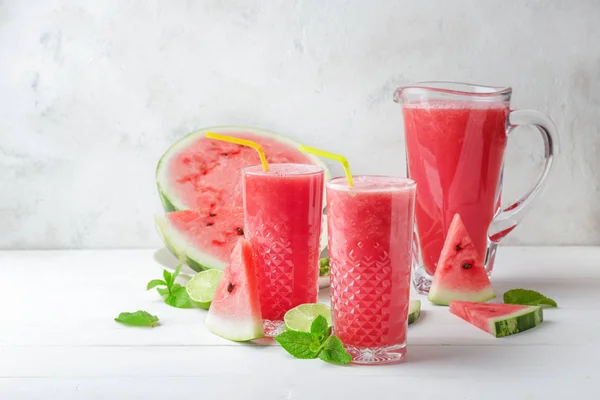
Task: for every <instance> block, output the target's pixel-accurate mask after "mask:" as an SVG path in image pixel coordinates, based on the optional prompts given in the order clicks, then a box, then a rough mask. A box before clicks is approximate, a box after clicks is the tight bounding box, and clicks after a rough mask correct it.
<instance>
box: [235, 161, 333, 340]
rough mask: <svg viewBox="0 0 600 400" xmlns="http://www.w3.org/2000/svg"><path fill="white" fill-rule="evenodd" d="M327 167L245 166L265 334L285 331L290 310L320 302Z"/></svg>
mask: <svg viewBox="0 0 600 400" xmlns="http://www.w3.org/2000/svg"><path fill="white" fill-rule="evenodd" d="M323 187H324V170H323V168H321V167H319V166H316V165H308V164H270V165H269V170H268V171H264V170H263V168H262V166H261V165H256V166H252V167H247V168H244V169H242V189H243V190H242V193H243V200H244V225H245V227H244V232H245V234H246V238H247V239H248V240H249V241H250V243H251V244H252V247H253V249H254V251H255V253H256V254H255V255H256V259H257V268H258V271H257V275H258V289H259V296H260V305H261V313H262V318H263V320H264V327H265V335H266V336H268V337H272V336H276V335H277V334H279V333H280V332H281V331H282V330H283V328H284V326H283V316H284V315H285V313H286V312H287V311H288V310H290V309H292V308H294V307H296V306H298V305H300V304H304V303H316V302H317V296H318V290H319V254H320V247H319V242H320V235H321V215H322V210H323Z"/></svg>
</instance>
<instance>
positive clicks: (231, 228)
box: [155, 210, 244, 271]
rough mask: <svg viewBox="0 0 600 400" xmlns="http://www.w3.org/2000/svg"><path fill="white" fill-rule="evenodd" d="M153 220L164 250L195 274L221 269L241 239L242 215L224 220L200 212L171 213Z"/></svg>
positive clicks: (242, 231)
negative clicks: (195, 272) (166, 249)
mask: <svg viewBox="0 0 600 400" xmlns="http://www.w3.org/2000/svg"><path fill="white" fill-rule="evenodd" d="M155 219H156V223H157V226H158V228H159V230H160V232H161V234H162V237H163V241H164V242H165V244H166V246H167V248H168V249H169V250H170V251H171V253H173V254H174V255H175V256H176V257H177V258H178V259H179V260H180V261H181V262H183V263H185V264H187V265H188V266H189V267H190V268H192V269H194V270H196V271H201V270H203V269H207V268H218V269H223V268H225V266H226V265H227V264H228V261H229V256H230V255H231V252H232V251H233V248H234V246H235V245H236V243H237V241H238V239H239V238H240V237H242V236H244V229H243V228H244V215H243V212H242V215H238V216H237V218H232V216H231V215H230V216H229V217H228V218H226V219H224V220H221V219H217V218H211V217H210V216H207V215H206V214H205V213H204V212H203V211H201V210H188V211H174V212H170V213H166V214H165V215H160V216H156V217H155Z"/></svg>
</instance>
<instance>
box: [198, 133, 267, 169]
mask: <svg viewBox="0 0 600 400" xmlns="http://www.w3.org/2000/svg"><path fill="white" fill-rule="evenodd" d="M206 137H207V138H211V139H217V140H222V141H224V142H229V143H235V144H241V145H242V146H248V147H252V148H253V149H254V150H256V151H257V152H258V155H259V156H260V163H261V164H262V167H263V170H265V171H268V170H269V163H267V157H265V151H264V150H263V148H262V147H261V145H260V144H258V143H256V142H253V141H251V140H245V139H239V138H236V137H232V136H225V135H219V134H218V133H212V132H208V133H207V134H206Z"/></svg>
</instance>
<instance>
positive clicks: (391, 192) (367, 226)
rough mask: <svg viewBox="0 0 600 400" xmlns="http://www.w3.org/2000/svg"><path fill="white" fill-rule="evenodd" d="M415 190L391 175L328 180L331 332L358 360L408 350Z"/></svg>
mask: <svg viewBox="0 0 600 400" xmlns="http://www.w3.org/2000/svg"><path fill="white" fill-rule="evenodd" d="M415 188H416V184H415V182H414V181H412V180H410V179H407V178H395V177H388V176H366V175H365V176H360V175H359V176H355V177H354V186H349V185H348V181H347V180H346V178H344V177H338V178H333V179H331V180H330V181H329V182H327V185H326V195H327V226H328V234H329V260H330V268H331V269H330V274H331V311H332V317H333V330H334V332H335V334H336V335H337V336H338V337H339V338H340V340H341V341H342V343H343V344H344V346H345V348H346V350H347V351H348V352H349V353H350V355H351V356H352V360H353V362H354V363H359V364H380V363H390V362H396V361H400V360H401V358H402V357H403V356H404V354H405V352H406V330H407V326H408V307H409V298H410V274H411V267H412V260H413V252H412V243H413V224H414V222H413V221H414V207H415Z"/></svg>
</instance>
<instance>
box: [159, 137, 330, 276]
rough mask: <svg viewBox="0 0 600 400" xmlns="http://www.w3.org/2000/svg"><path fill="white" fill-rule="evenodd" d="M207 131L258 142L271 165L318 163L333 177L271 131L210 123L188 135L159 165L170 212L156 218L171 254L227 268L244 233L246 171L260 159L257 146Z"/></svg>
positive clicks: (200, 265)
mask: <svg viewBox="0 0 600 400" xmlns="http://www.w3.org/2000/svg"><path fill="white" fill-rule="evenodd" d="M207 132H214V133H219V134H223V135H229V136H235V137H239V138H243V139H247V140H252V141H255V142H257V143H259V144H260V145H261V146H263V148H264V150H265V154H266V155H267V160H268V161H269V162H270V163H287V162H290V163H307V164H316V165H319V166H321V167H323V168H324V170H325V179H329V178H330V177H331V174H330V173H329V171H328V169H327V167H326V165H325V164H324V163H323V162H322V161H321V160H320V159H319V158H318V157H316V156H313V155H311V154H306V153H303V152H301V151H300V150H298V146H300V144H299V143H298V142H296V141H293V140H291V139H288V138H286V137H284V136H281V135H277V134H275V133H272V132H269V131H265V130H260V129H255V128H245V127H211V128H206V129H202V130H199V131H196V132H192V133H190V134H188V135H187V136H185V137H184V138H183V139H181V140H180V141H178V142H177V143H175V144H174V145H173V146H172V147H171V148H170V149H169V150H168V151H167V152H166V153H165V154H164V155H163V156H162V158H161V159H160V161H159V163H158V167H157V169H156V184H157V187H158V193H159V195H160V198H161V201H162V203H163V207H164V209H165V211H168V212H167V213H166V215H158V216H155V222H156V226H157V228H158V231H159V233H160V236H161V237H162V239H163V242H164V243H165V245H166V246H167V248H168V249H169V250H170V251H171V253H173V255H174V256H175V257H177V258H178V259H179V260H180V261H181V262H183V263H185V264H187V265H188V266H189V267H190V268H192V269H194V270H196V271H201V270H203V269H207V268H218V269H223V268H225V266H226V265H227V264H228V263H229V255H230V254H231V251H232V250H233V247H234V246H235V244H236V243H237V240H238V239H239V238H240V237H241V236H243V235H244V229H243V228H244V208H243V198H242V184H241V183H242V180H241V169H242V168H244V167H247V166H251V165H256V164H259V163H260V159H259V156H258V154H257V153H256V151H255V150H253V149H251V148H248V147H245V146H240V145H237V144H233V143H227V142H221V141H218V140H213V139H209V138H207V137H206V136H205V135H206V133H207ZM325 206H326V205H325V204H324V205H323V207H325ZM323 221H325V222H326V218H323ZM326 229H327V227H326V226H323V232H324V233H322V235H321V239H322V240H321V250H323V249H324V248H325V247H326V245H327V241H326V240H327V236H326V233H325V232H326Z"/></svg>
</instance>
